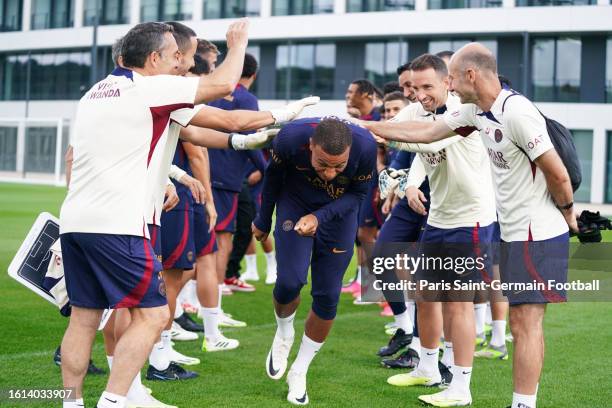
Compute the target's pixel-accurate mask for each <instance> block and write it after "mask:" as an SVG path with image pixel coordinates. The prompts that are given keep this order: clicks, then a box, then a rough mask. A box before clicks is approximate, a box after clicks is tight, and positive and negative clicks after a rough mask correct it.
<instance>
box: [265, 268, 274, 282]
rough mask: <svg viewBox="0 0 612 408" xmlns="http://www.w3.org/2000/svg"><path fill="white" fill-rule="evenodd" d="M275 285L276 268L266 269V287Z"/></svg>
mask: <svg viewBox="0 0 612 408" xmlns="http://www.w3.org/2000/svg"><path fill="white" fill-rule="evenodd" d="M275 283H276V268H268V269H267V270H266V285H274V284H275Z"/></svg>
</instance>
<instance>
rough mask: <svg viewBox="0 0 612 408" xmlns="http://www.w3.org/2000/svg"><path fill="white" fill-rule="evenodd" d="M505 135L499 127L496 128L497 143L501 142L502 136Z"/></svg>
mask: <svg viewBox="0 0 612 408" xmlns="http://www.w3.org/2000/svg"><path fill="white" fill-rule="evenodd" d="M503 137H504V135H503V134H502V131H501V130H499V129H495V141H496V142H497V143H499V142H501V140H502V138H503Z"/></svg>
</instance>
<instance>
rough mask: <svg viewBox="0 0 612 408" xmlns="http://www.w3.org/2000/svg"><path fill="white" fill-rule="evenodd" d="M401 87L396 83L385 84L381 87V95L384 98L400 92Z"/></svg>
mask: <svg viewBox="0 0 612 408" xmlns="http://www.w3.org/2000/svg"><path fill="white" fill-rule="evenodd" d="M401 91H402V87H401V86H400V85H399V83H398V82H397V81H391V82H387V83H386V84H384V85H383V94H384V95H385V96H387V95H389V94H391V93H393V92H401Z"/></svg>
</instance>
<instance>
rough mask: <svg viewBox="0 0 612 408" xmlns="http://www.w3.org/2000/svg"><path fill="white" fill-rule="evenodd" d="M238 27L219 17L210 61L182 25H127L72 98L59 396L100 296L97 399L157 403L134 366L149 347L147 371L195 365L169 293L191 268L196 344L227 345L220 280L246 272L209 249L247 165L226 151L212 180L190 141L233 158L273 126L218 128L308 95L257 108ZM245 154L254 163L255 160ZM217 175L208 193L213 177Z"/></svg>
mask: <svg viewBox="0 0 612 408" xmlns="http://www.w3.org/2000/svg"><path fill="white" fill-rule="evenodd" d="M247 32H248V22H247V21H244V20H241V21H238V22H236V23H234V24H232V25H231V26H230V28H229V30H228V33H227V45H228V53H227V55H226V58H225V61H224V63H223V64H222V65H221V66H220V67H219V68H218V69H217V70H215V71H213V72H210V71H212V70H211V69H210V68H211V66H213V65H212V63H211V61H210V60H208V63H207V61H206V60H205V59H204V58H203V57H202V56H199V57H196V56H195V55H196V53H197V51H198V45H200V46H202V47H209V48H210V43H206V42H203V41H201V42H200V44H198V39H197V36H196V34H195V32H194V31H193V30H191V29H190V28H189V27H187V26H184V25H183V24H180V23H176V22H171V23H144V24H139V25H137V26H135V27H134V28H132V29H131V30H130V31H129V32H128V33H127V34H126V35H125V36H124V37H123V38H122V39H121V40H119V41H118V42H117V43H116V44H115V46H114V47H113V56H114V60H115V62H116V68H115V69H114V71H113V72H112V73H111V74H110V75H109V76H108V77H106V78H105V79H103V80H102V81H100V82H99V83H97V84H95V85H94V87H92V89H90V90H89V91H88V92H87V93H86V94H85V96H84V97H83V98H82V99H81V101H80V102H79V106H78V110H77V115H76V122H75V136H74V138H73V140H72V142H71V143H72V146H71V147H70V149H69V152H68V154H67V162H68V170H67V175H68V177H67V178H68V185H69V189H68V196H67V198H66V200H65V201H64V204H63V206H62V210H61V215H60V224H61V236H60V237H61V244H62V256H63V263H64V271H65V278H66V287H67V291H68V297H69V299H70V305H71V309H72V314H71V318H70V323H69V326H68V328H67V330H66V334H65V336H64V339H63V341H62V345H61V350H62V358H61V366H62V376H63V381H64V385H65V386H66V387H71V388H72V387H73V388H74V389H75V390H76V394H77V395H76V397H77V399H76V400H75V401H64V406H65V407H75V406H84V404H83V399H82V386H83V377H84V376H85V373H86V372H87V367H88V364H89V356H90V354H91V345H92V342H93V338H94V336H95V329H96V327H97V325H98V323H99V322H100V317H101V315H102V311H103V310H104V309H105V308H111V309H114V310H115V313H113V314H112V317H111V319H110V320H109V321H108V322H107V324H106V326H105V330H104V334H105V336H104V337H105V349H106V354H107V357H108V364H109V366H110V368H111V372H110V376H109V380H108V383H107V387H106V391H105V392H104V393H103V394H102V396H101V397H100V399H99V401H98V404H97V406H98V407H123V406H131V407H168V406H169V405H166V404H164V403H161V402H160V401H157V400H156V399H155V398H153V397H152V396H151V395H150V390H149V389H147V388H146V387H144V386H143V385H142V383H141V380H140V368H141V367H142V364H143V362H144V361H145V359H146V358H147V357H148V359H149V363H150V365H149V369H148V371H147V378H148V379H151V380H155V379H159V380H177V379H189V378H194V377H195V376H196V373H194V372H191V371H187V370H185V369H184V368H183V367H182V366H181V365H180V364H183V365H191V364H198V363H199V359H197V358H192V357H187V356H184V355H182V354H180V353H178V352H176V351H175V350H173V348H172V341H171V340H172V334H171V333H172V332H171V330H172V324H173V323H174V315H175V313H176V308H177V306H176V303H177V298H178V294H179V291H180V290H181V288H182V287H183V286H184V285H185V282H186V281H188V280H189V279H191V278H192V277H193V276H194V275H196V281H197V298H198V303H199V304H201V308H200V312H201V315H202V316H203V319H204V328H205V336H204V340H203V344H202V350H203V351H222V350H230V349H233V348H236V347H238V341H237V340H234V339H228V338H226V337H224V336H223V335H222V334H221V332H220V330H219V325H220V322H225V324H226V325H233V326H241V325H242V326H244V325H245V324H244V323H242V322H239V321H236V320H233V319H231V316H227V315H225V314H224V313H223V311H222V309H221V307H220V303H221V302H220V299H221V284H222V283H224V281H225V282H226V283H228V284H230V285H232V286H234V287H236V286H239V285H244V284H243V283H242V282H240V281H238V280H237V279H236V278H233V279H226V277H225V267H226V265H225V264H222V265H219V264H220V262H218V259H221V262H225V263H226V260H227V256H228V255H229V253H230V252H231V228H232V226H233V224H234V223H235V216H236V211H237V209H236V196H237V192H236V191H235V190H236V189H238V190H239V189H240V187H241V183H242V178H243V177H244V175H243V174H242V172H243V171H244V170H246V169H245V168H244V166H242V167H240V168H238V167H237V166H235V163H234V164H231V165H230V166H229V168H225V169H223V168H220V167H221V166H222V165H221V164H220V165H218V166H216V168H218V169H220V170H223V172H221V173H222V174H221V175H217V176H215V175H214V174H213V175H212V183H211V174H210V171H209V169H210V168H211V167H214V165H213V166H210V165H209V163H208V161H209V159H210V158H209V156H208V154H207V153H209V152H208V151H206V150H203V149H202V148H201V147H209V148H214V149H229V150H231V151H232V153H235V154H236V155H238V157H239V158H240V159H239V160H243V157H244V156H242V153H241V152H239V151H238V150H250V149H258V148H260V147H262V146H264V145H265V144H266V143H267V142H268V141H269V140H270V139H271V137H273V136H274V135H275V134H276V133H277V132H278V130H274V129H272V130H267V131H266V130H264V131H258V132H256V133H254V134H246V135H245V134H238V133H229V134H228V133H224V132H237V131H250V130H256V129H261V128H264V127H266V126H269V125H274V124H276V125H280V124H282V123H285V122H287V121H290V120H291V119H293V118H294V117H295V116H297V114H298V113H299V112H300V111H301V110H302V109H303V108H304V107H305V106H307V105H311V104H314V103H317V102H318V98H315V97H311V98H306V99H304V100H301V101H298V102H295V103H293V104H289V105H287V106H285V107H284V108H280V109H273V110H270V111H264V112H259V111H256V108H257V105H256V101H255V103H253V97H252V95H251V94H249V93H248V91H247V88H248V86H249V85H250V84H252V82H253V80H254V77H255V74H256V70H257V66H256V62H255V61H254V59H253V58H252V57H251V56H248V55H246V54H245V50H246V45H247V42H248V37H247ZM204 57H206V56H204ZM206 74H208V75H206ZM222 97H225V98H226V99H219V98H222ZM202 102H209V105H203V104H202ZM214 105H217V106H219V108H216V107H214ZM212 129H219V130H222V131H224V132H222V131H217V130H212ZM179 138H180V143H179ZM211 153H212V152H211ZM211 156H213V154H211ZM253 157H256V156H253ZM256 158H258V159H260V161H259V162H255V164H256V165H257V166H258V168H259V169H260V170H263V166H264V165H263V163H262V162H263V160H261V157H256ZM212 160H219V159H212ZM235 161H236V159H235V158H234V162H235ZM173 163H174V164H173ZM225 174H227V175H228V178H227V179H226V183H225V184H222V182H223V176H224V175H225ZM233 177H235V179H233ZM170 178H172V181H170ZM236 181H237V184H238V186H239V187H236V186H235V185H234V184H236V183H235V182H236ZM215 182H218V183H219V184H218V185H217V190H218V191H217V192H216V193H215V191H214V190H213V189H212V187H211V185H214V183H215ZM232 183H233V184H232ZM213 197H214V198H213ZM215 204H216V205H217V207H216V208H215ZM217 209H218V211H219V215H217ZM216 220H217V221H216ZM161 225H164V228H163V230H161V237H160V226H161ZM215 226H216V227H217V228H216V229H215V228H213V227H215ZM195 231H197V233H196V232H195ZM216 232H218V233H219V235H220V238H219V239H218V240H215V233H216ZM248 240H250V238H249V239H248ZM216 241H218V242H219V248H224V250H225V252H224V255H225V258H223V255H219V254H220V252H221V250H217V246H216ZM162 261H163V266H162ZM184 271H188V272H187V273H184ZM221 272H222V273H221ZM273 272H274V271H273V269H272V273H273ZM166 304H168V306H169V307H168V306H166ZM179 316H183V315H182V314H181V313H179ZM183 317H184V316H183ZM179 321H180V319H179ZM183 323H184V322H183ZM191 323H192V324H195V322H191ZM160 332H161V335H160Z"/></svg>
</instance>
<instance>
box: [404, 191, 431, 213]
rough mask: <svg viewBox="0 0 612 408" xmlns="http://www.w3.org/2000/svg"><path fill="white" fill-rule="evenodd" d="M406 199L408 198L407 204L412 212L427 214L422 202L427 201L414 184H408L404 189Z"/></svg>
mask: <svg viewBox="0 0 612 408" xmlns="http://www.w3.org/2000/svg"><path fill="white" fill-rule="evenodd" d="M406 199H407V200H408V205H409V206H410V208H412V210H413V211H414V212H416V213H417V214H421V215H427V209H426V208H425V206H424V205H423V203H426V202H427V199H426V198H425V194H423V192H422V191H421V190H419V189H418V188H416V187H415V186H410V187H408V188H407V189H406Z"/></svg>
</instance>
